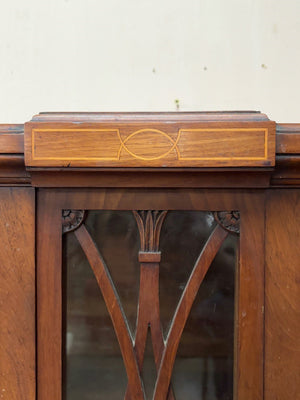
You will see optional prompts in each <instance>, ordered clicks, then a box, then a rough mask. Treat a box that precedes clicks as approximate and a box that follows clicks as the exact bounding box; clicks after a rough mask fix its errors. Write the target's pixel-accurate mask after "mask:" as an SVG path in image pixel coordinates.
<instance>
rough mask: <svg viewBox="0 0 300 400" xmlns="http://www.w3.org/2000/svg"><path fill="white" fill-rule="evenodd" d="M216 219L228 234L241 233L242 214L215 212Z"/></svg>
mask: <svg viewBox="0 0 300 400" xmlns="http://www.w3.org/2000/svg"><path fill="white" fill-rule="evenodd" d="M214 218H215V220H216V221H217V223H218V224H219V225H221V226H222V228H224V229H226V230H227V231H228V232H231V233H235V234H237V235H238V234H239V233H240V213H239V211H215V212H214Z"/></svg>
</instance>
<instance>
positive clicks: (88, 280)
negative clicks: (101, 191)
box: [63, 211, 238, 400]
mask: <svg viewBox="0 0 300 400" xmlns="http://www.w3.org/2000/svg"><path fill="white" fill-rule="evenodd" d="M85 225H86V227H87V229H88V231H89V233H90V235H91V237H92V238H93V240H94V241H95V243H96V244H97V247H98V249H99V251H100V253H101V255H102V257H103V259H104V261H105V263H106V265H107V266H108V269H109V272H110V274H111V277H112V280H113V282H114V285H115V286H116V289H117V291H118V294H119V297H120V301H121V303H122V306H123V309H124V312H125V314H126V317H127V319H128V324H129V327H130V330H131V332H132V335H133V336H134V334H135V327H136V317H137V303H138V291H139V268H140V267H139V263H138V252H139V246H140V243H139V242H140V239H139V233H138V229H137V225H136V221H135V219H134V217H133V214H132V212H130V211H89V214H88V217H87V219H86V221H85ZM215 225H216V223H215V221H214V219H213V217H212V214H211V213H207V212H200V211H170V212H168V214H167V217H166V219H165V221H164V225H163V227H162V230H161V237H160V250H161V253H162V255H161V262H160V281H159V284H160V310H161V324H162V328H163V333H164V337H165V338H166V337H167V334H168V330H169V328H170V324H171V322H172V318H173V315H174V312H175V309H176V306H177V303H178V301H179V299H180V296H181V294H182V292H183V290H184V287H185V285H186V282H187V280H188V278H189V275H190V273H191V271H192V269H193V266H194V263H195V261H196V259H197V258H198V256H199V254H200V252H201V250H202V248H203V246H204V245H205V243H206V241H207V239H208V237H209V235H210V233H211V232H212V230H213V229H214V227H215ZM237 248H238V237H237V236H234V235H229V236H228V237H227V239H226V240H225V242H224V243H223V245H222V247H221V249H220V250H219V252H218V254H217V256H216V257H215V260H214V261H213V263H212V265H211V266H210V269H209V270H208V273H207V275H206V277H205V278H204V281H203V282H202V284H201V286H200V289H199V292H198V294H197V297H196V300H195V302H194V304H193V307H192V310H191V313H190V316H189V318H188V321H187V324H186V326H185V329H184V331H183V335H182V339H181V342H180V345H179V348H178V353H177V358H176V361H175V365H174V370H173V375H172V388H173V392H174V395H175V398H176V400H186V399H189V400H232V399H233V394H232V392H233V347H234V345H233V342H234V292H235V269H236V259H237ZM63 271H64V295H65V320H64V324H65V346H64V347H65V348H64V354H65V359H64V383H63V392H64V400H79V399H80V400H104V399H105V400H106V399H107V400H121V399H122V400H123V399H124V395H125V392H126V387H127V376H126V371H125V368H124V364H123V360H122V356H121V353H120V350H119V345H118V342H117V338H116V335H115V333H114V328H113V325H112V323H111V320H110V316H109V314H108V312H107V310H106V306H105V303H104V300H103V298H102V295H101V291H100V289H99V287H98V285H97V282H96V279H95V277H94V275H93V272H92V270H91V268H90V266H89V263H88V261H87V259H86V256H85V254H84V253H83V251H82V249H81V247H80V245H79V243H78V241H77V239H76V237H75V235H74V233H68V234H67V235H65V236H64V269H63ZM141 375H142V378H143V381H144V386H145V392H146V394H147V399H151V398H152V395H153V389H154V385H155V380H156V376H157V373H156V369H155V364H154V359H153V351H152V345H151V340H150V335H148V340H147V346H146V351H145V360H144V368H143V371H142V374H141Z"/></svg>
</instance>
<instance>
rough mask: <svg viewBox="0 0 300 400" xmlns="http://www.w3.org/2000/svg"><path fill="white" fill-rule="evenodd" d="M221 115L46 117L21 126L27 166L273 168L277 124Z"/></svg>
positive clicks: (238, 116) (71, 115)
mask: <svg viewBox="0 0 300 400" xmlns="http://www.w3.org/2000/svg"><path fill="white" fill-rule="evenodd" d="M225 115H226V116H227V118H224V116H223V114H221V113H219V114H218V113H215V114H214V113H211V114H208V115H206V114H201V113H169V114H168V113H166V114H160V113H152V114H151V113H149V114H130V113H129V114H126V113H124V114H117V115H115V116H114V117H112V114H78V115H77V114H68V117H69V119H67V117H66V116H65V115H59V114H57V115H56V116H55V114H54V115H51V114H50V115H48V114H45V115H42V118H34V119H33V120H32V121H30V122H28V123H26V124H25V162H26V165H27V166H39V167H42V166H43V167H53V166H59V167H224V166H225V167H226V166H230V167H232V166H250V167H251V166H255V167H257V166H263V167H270V166H273V165H274V163H275V128H276V124H275V122H272V121H268V120H266V119H265V118H258V119H257V118H252V119H251V118H250V119H247V118H246V119H245V120H243V121H241V119H240V114H239V113H237V114H236V115H235V114H234V113H232V114H225ZM246 115H247V114H245V117H246ZM249 115H252V114H249ZM258 115H259V114H257V113H253V117H254V116H255V117H257V116H258ZM47 116H48V117H49V119H48V120H47Z"/></svg>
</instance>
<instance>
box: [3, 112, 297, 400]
mask: <svg viewBox="0 0 300 400" xmlns="http://www.w3.org/2000/svg"><path fill="white" fill-rule="evenodd" d="M0 153H1V154H0V185H1V188H0V316H1V318H0V321H1V323H0V400H2V399H3V400H79V399H80V400H106V399H107V400H123V399H126V400H146V399H147V400H149V399H153V400H175V399H176V400H263V399H264V400H296V399H299V398H300V397H299V396H300V395H299V393H300V124H278V123H275V122H274V121H270V120H269V119H268V117H267V116H266V115H264V114H261V113H259V112H248V111H246V112H207V113H201V112H200V113H197V112H195V113H185V112H180V113H179V112H178V113H41V114H38V115H36V116H34V117H33V118H32V120H31V121H30V122H27V123H25V124H24V125H0Z"/></svg>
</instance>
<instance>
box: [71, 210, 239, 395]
mask: <svg viewBox="0 0 300 400" xmlns="http://www.w3.org/2000/svg"><path fill="white" fill-rule="evenodd" d="M133 214H134V217H135V220H136V223H137V226H138V230H139V235H140V251H139V262H140V287H139V300H138V314H137V324H136V332H135V337H132V335H131V333H130V329H129V327H128V323H127V319H126V315H125V313H124V311H123V308H122V304H121V301H120V298H119V296H118V293H117V290H116V288H115V286H114V283H113V281H112V279H111V276H110V273H109V270H108V268H107V266H106V265H105V262H104V260H103V258H102V256H101V254H100V252H99V250H98V248H97V246H96V245H95V243H94V241H93V239H92V237H91V236H90V234H89V232H88V230H87V229H86V227H85V225H84V223H83V218H84V212H83V211H81V210H64V211H63V224H66V226H67V228H65V229H67V230H66V232H67V231H71V230H74V233H75V235H76V238H77V240H78V242H79V243H80V245H81V247H82V249H83V251H84V253H85V255H86V257H87V259H88V261H89V264H90V266H91V268H92V270H93V273H94V275H95V278H96V280H97V283H98V286H99V288H100V290H101V292H102V295H103V298H104V301H105V304H106V307H107V309H108V312H109V314H110V317H111V320H112V323H113V326H114V330H115V332H116V336H117V338H118V342H119V346H120V349H121V353H122V357H123V362H124V365H125V369H126V373H127V377H128V386H127V390H126V393H125V397H124V399H125V400H145V399H146V397H145V391H144V387H143V381H142V377H141V375H142V369H143V362H144V355H145V349H146V341H147V334H148V330H150V332H151V340H152V346H153V353H154V360H155V365H156V370H157V380H156V384H155V388H154V394H153V400H175V396H174V393H173V389H172V387H171V377H172V371H173V366H174V362H175V358H176V354H177V349H178V346H179V342H180V340H181V336H182V333H183V330H184V327H185V324H186V322H187V319H188V316H189V314H190V311H191V308H192V305H193V303H194V300H195V298H196V295H197V293H198V290H199V288H200V285H201V283H202V282H203V279H204V277H205V275H206V273H207V271H208V269H209V267H210V265H211V263H212V261H213V260H214V258H215V256H216V254H217V253H218V251H219V249H220V247H221V246H222V243H223V242H224V240H225V239H226V237H227V236H228V235H229V233H230V232H234V233H238V231H239V230H238V226H239V213H238V212H237V211H231V212H227V211H226V212H225V211H221V212H220V211H219V212H215V213H214V216H215V219H216V220H217V222H218V224H217V225H216V227H215V228H214V230H213V231H212V233H211V235H210V237H209V238H208V240H207V242H206V244H205V245H204V247H203V249H202V251H201V253H200V255H199V257H198V259H197V260H196V263H195V265H194V267H193V270H192V272H191V274H190V276H189V279H188V281H187V283H186V286H185V289H184V291H183V293H182V295H181V298H180V300H179V302H178V305H177V308H176V311H175V313H174V316H173V320H172V323H171V326H170V329H169V331H168V335H167V337H166V339H164V337H163V332H162V328H161V318H160V305H159V263H160V257H161V253H160V251H159V239H160V232H161V228H162V225H163V222H164V220H165V217H166V215H167V211H154V210H147V211H133Z"/></svg>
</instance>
